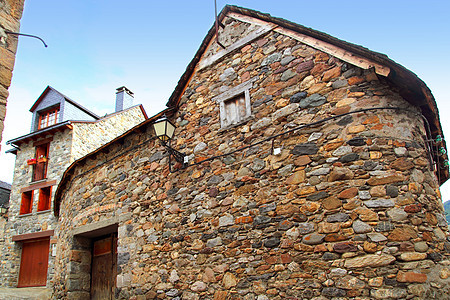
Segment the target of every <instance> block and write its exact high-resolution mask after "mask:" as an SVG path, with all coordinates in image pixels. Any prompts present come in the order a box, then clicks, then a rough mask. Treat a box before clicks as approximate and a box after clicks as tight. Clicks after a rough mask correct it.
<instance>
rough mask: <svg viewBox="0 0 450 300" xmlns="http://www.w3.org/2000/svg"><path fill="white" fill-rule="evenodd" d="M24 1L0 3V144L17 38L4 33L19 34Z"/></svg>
mask: <svg viewBox="0 0 450 300" xmlns="http://www.w3.org/2000/svg"><path fill="white" fill-rule="evenodd" d="M23 5H24V0H16V1H2V3H1V4H0V143H1V141H2V133H3V126H4V124H3V123H4V121H5V114H6V99H7V98H8V95H9V93H8V89H9V86H10V85H11V78H12V72H13V68H14V62H15V59H16V51H17V36H15V35H11V34H6V33H5V30H6V31H12V32H19V29H20V19H21V18H22V12H23ZM0 150H1V144H0Z"/></svg>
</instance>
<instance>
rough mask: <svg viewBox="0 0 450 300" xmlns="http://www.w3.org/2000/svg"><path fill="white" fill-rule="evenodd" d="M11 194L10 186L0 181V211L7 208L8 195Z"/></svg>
mask: <svg viewBox="0 0 450 300" xmlns="http://www.w3.org/2000/svg"><path fill="white" fill-rule="evenodd" d="M10 194H11V185H10V184H9V183H6V182H4V181H0V209H1V208H2V207H3V208H8V207H9V195H10Z"/></svg>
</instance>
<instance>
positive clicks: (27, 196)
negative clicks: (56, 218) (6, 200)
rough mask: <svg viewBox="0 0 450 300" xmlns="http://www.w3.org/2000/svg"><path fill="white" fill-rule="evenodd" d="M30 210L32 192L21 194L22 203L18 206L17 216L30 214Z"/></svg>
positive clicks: (31, 206) (31, 208)
mask: <svg viewBox="0 0 450 300" xmlns="http://www.w3.org/2000/svg"><path fill="white" fill-rule="evenodd" d="M32 210H33V191H28V192H24V193H22V202H21V204H20V213H19V214H21V215H24V214H31V211H32Z"/></svg>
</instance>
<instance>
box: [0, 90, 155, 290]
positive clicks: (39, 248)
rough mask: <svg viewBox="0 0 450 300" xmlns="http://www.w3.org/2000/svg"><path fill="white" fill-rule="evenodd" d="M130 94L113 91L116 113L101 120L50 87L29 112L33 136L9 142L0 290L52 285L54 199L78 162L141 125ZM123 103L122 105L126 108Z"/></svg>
mask: <svg viewBox="0 0 450 300" xmlns="http://www.w3.org/2000/svg"><path fill="white" fill-rule="evenodd" d="M132 98H133V93H132V92H131V91H129V90H128V89H127V88H125V87H121V88H119V89H117V94H116V109H117V110H116V112H114V113H112V114H108V115H105V116H104V117H99V116H97V115H96V114H94V113H92V112H91V111H89V110H87V109H86V108H84V107H83V106H81V105H80V104H78V103H77V102H75V101H73V100H71V99H70V98H68V97H67V96H65V95H63V94H62V93H60V92H59V91H57V90H55V89H54V88H52V87H50V86H48V87H47V88H46V89H45V90H44V92H43V93H42V94H41V96H40V97H39V98H38V99H37V101H36V102H35V103H34V105H33V106H32V107H31V109H30V111H31V112H32V114H33V118H32V125H31V132H30V133H29V134H27V135H24V136H21V137H18V138H15V139H13V140H10V141H8V144H10V145H12V146H13V147H14V149H13V150H10V152H12V153H14V154H15V155H16V163H15V169H14V180H13V184H12V191H11V200H10V204H9V206H10V207H9V212H8V223H7V224H6V227H5V228H6V229H5V238H4V241H3V243H2V245H1V246H2V247H1V265H0V268H1V270H0V274H1V275H0V276H1V277H0V286H3V287H29V286H50V283H51V281H52V276H53V273H54V271H53V266H54V256H55V243H56V242H57V237H55V236H54V229H55V226H56V221H57V219H55V218H54V216H53V207H52V203H53V197H54V193H55V191H56V186H57V184H58V183H59V181H60V179H61V176H62V174H63V173H64V171H65V170H66V169H67V167H68V166H70V164H71V163H72V162H74V161H75V160H76V159H78V158H80V157H82V156H83V155H86V154H87V153H89V152H91V151H93V150H95V149H97V148H98V147H100V146H101V145H103V144H105V143H107V142H109V141H110V140H112V139H113V138H115V137H117V136H119V135H121V134H123V133H124V132H126V131H127V130H129V129H130V128H132V127H134V126H135V125H137V124H139V123H141V122H142V121H144V120H145V119H146V118H147V116H146V113H145V111H144V109H143V107H142V105H136V106H131V105H132V101H131V100H132ZM124 103H125V105H124Z"/></svg>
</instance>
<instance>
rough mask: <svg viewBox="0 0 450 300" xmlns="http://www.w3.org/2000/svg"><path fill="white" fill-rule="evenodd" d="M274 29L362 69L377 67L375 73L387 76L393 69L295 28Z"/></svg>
mask: <svg viewBox="0 0 450 300" xmlns="http://www.w3.org/2000/svg"><path fill="white" fill-rule="evenodd" d="M274 31H276V32H278V33H281V34H283V35H286V36H288V37H291V38H293V39H295V40H297V41H299V42H302V43H304V44H306V45H308V46H311V47H313V48H315V49H317V50H320V51H323V52H325V53H327V54H329V55H332V56H334V57H337V58H339V59H341V60H343V61H345V62H348V63H349V64H352V65H355V66H357V67H360V68H362V69H366V70H368V69H370V68H375V73H377V74H378V75H382V76H384V77H387V76H388V75H389V73H390V72H391V69H390V68H389V67H386V66H384V65H381V64H379V63H376V62H374V61H371V60H369V59H367V58H365V57H362V56H359V55H356V54H353V53H351V52H349V51H346V50H344V49H342V48H339V47H337V46H334V45H332V44H330V43H327V42H324V41H321V40H318V39H316V38H313V37H310V36H308V35H305V34H301V33H298V32H295V31H293V30H290V29H286V28H281V27H278V28H275V29H274Z"/></svg>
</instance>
